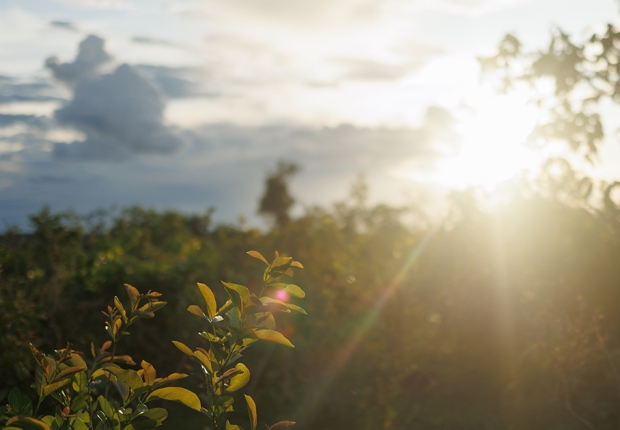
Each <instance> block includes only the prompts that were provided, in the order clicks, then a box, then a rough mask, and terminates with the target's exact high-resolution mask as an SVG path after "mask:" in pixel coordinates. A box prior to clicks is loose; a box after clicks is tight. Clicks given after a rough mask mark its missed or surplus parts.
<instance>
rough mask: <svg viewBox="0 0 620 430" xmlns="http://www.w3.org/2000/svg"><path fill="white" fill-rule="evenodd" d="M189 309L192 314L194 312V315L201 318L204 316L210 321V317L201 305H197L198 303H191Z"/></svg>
mask: <svg viewBox="0 0 620 430" xmlns="http://www.w3.org/2000/svg"><path fill="white" fill-rule="evenodd" d="M187 310H188V311H189V312H190V313H192V314H194V315H196V316H199V317H200V318H204V319H206V320H207V321H209V318H208V317H207V316H206V315H205V313H204V312H203V311H202V309H200V307H199V306H196V305H190V306H189V307H188V308H187Z"/></svg>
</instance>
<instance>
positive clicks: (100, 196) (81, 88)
mask: <svg viewBox="0 0 620 430" xmlns="http://www.w3.org/2000/svg"><path fill="white" fill-rule="evenodd" d="M617 16H618V4H617V3H616V2H615V1H613V0H590V1H588V2H584V1H578V0H535V1H534V0H339V1H337V2H335V1H331V0H313V1H308V0H304V1H298V0H226V1H221V0H220V1H216V0H175V1H171V0H0V218H1V219H2V220H3V223H4V225H3V226H4V227H6V226H9V225H14V224H17V225H20V226H27V222H28V221H27V220H28V215H30V214H33V213H35V212H36V211H38V210H39V209H41V207H43V206H44V205H49V206H50V207H51V208H52V209H53V210H67V209H71V210H75V211H78V212H80V213H87V212H89V211H93V210H96V209H99V208H104V209H105V208H112V207H125V206H129V205H134V204H139V205H143V206H148V207H154V208H157V209H174V210H181V211H185V212H194V213H196V212H200V213H202V212H204V211H206V210H207V209H208V208H211V207H213V208H215V209H216V211H215V214H214V218H215V219H216V220H217V221H220V222H236V220H237V219H238V217H239V216H240V215H243V216H244V217H245V218H246V219H247V220H248V222H249V223H250V224H252V225H264V221H263V220H262V219H261V218H259V217H258V216H257V215H256V210H257V206H258V200H259V198H260V196H261V193H262V191H263V181H264V178H265V176H266V175H267V174H269V173H270V172H271V171H273V170H274V169H275V166H276V165H277V163H278V161H279V160H285V161H290V162H295V163H298V164H299V165H300V166H301V168H302V170H301V172H300V173H299V174H298V175H297V176H296V177H295V178H293V179H292V181H291V192H292V194H293V196H294V197H295V198H296V200H297V202H298V205H297V206H296V208H295V211H297V212H300V211H302V210H303V208H304V207H309V206H312V205H316V204H321V205H328V204H330V203H332V202H335V201H338V200H342V199H344V198H345V197H346V195H347V192H348V189H349V187H350V185H351V183H353V182H354V181H355V180H356V178H357V177H359V175H364V177H365V178H366V180H367V182H368V184H369V186H370V196H371V200H372V201H373V202H385V203H389V204H421V203H420V202H424V201H426V200H428V199H429V198H430V199H432V196H435V195H445V193H446V192H447V191H449V190H450V189H451V188H454V187H456V188H458V187H464V186H467V185H472V184H490V183H496V182H497V181H499V180H504V179H509V178H510V176H511V175H514V174H516V173H517V170H518V168H522V167H528V166H532V161H531V158H532V154H527V153H525V152H524V150H523V148H522V147H521V146H520V144H521V143H523V140H524V139H525V137H526V136H527V133H528V130H529V129H531V127H532V126H533V122H534V121H535V118H532V115H531V111H529V110H528V108H527V100H526V99H525V98H523V97H521V96H519V95H516V96H514V97H512V98H510V97H509V98H503V99H502V98H498V96H496V95H495V94H494V93H493V91H492V90H491V89H490V88H488V87H487V86H485V84H484V82H481V79H480V70H479V67H478V63H477V61H476V58H477V57H478V56H484V55H491V54H493V52H494V50H495V48H496V46H497V45H498V43H499V41H500V40H501V39H502V37H503V36H504V35H505V34H506V33H508V32H511V33H514V34H516V35H517V36H518V37H519V38H520V39H521V40H522V41H523V42H524V44H525V46H526V47H527V48H529V49H535V48H538V47H543V46H545V45H546V44H547V43H548V40H549V32H550V31H551V30H552V29H553V28H554V27H557V26H559V27H561V28H563V29H564V30H565V31H567V32H569V33H571V34H573V35H574V36H575V37H577V38H578V37H579V36H582V35H584V34H586V32H587V31H592V30H596V29H599V28H603V26H604V24H605V23H607V22H614V21H617ZM471 112H475V114H472V113H471ZM511 118H513V119H514V118H519V120H518V121H515V120H513V119H511ZM489 124H493V126H489ZM612 134H613V133H612ZM616 137H617V136H616ZM498 142H499V143H498ZM617 146H619V145H617V142H616V141H613V142H611V141H609V142H606V143H605V145H604V146H603V148H602V150H601V154H602V156H601V158H602V159H603V162H601V163H600V165H599V166H598V170H599V174H600V175H601V176H602V177H605V178H607V179H614V178H616V177H618V176H620V167H618V166H620V150H619V149H618V148H617ZM490 165H493V166H494V168H493V169H491V168H489V167H488V166H490Z"/></svg>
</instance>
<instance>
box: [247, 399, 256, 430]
mask: <svg viewBox="0 0 620 430" xmlns="http://www.w3.org/2000/svg"><path fill="white" fill-rule="evenodd" d="M243 396H244V397H245V401H246V402H247V404H248V413H249V414H250V424H251V425H252V430H256V426H257V425H258V417H257V416H256V403H254V399H252V398H251V397H250V396H248V395H247V394H244V395H243Z"/></svg>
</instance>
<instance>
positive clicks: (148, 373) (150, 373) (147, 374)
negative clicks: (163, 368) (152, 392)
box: [140, 360, 157, 385]
mask: <svg viewBox="0 0 620 430" xmlns="http://www.w3.org/2000/svg"><path fill="white" fill-rule="evenodd" d="M140 366H142V369H144V383H145V384H146V385H153V382H155V378H157V373H156V371H155V368H154V367H153V365H152V364H151V363H149V362H147V361H144V360H142V363H140Z"/></svg>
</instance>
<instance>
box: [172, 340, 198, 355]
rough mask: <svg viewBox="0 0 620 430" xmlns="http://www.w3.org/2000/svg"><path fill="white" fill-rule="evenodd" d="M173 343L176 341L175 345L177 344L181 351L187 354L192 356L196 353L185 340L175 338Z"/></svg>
mask: <svg viewBox="0 0 620 430" xmlns="http://www.w3.org/2000/svg"><path fill="white" fill-rule="evenodd" d="M172 343H174V346H176V347H177V348H178V349H179V351H181V352H182V353H184V354H187V355H189V356H190V357H193V356H194V353H193V352H192V350H191V349H189V347H188V346H187V345H185V344H184V343H183V342H179V341H176V340H173V341H172Z"/></svg>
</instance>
